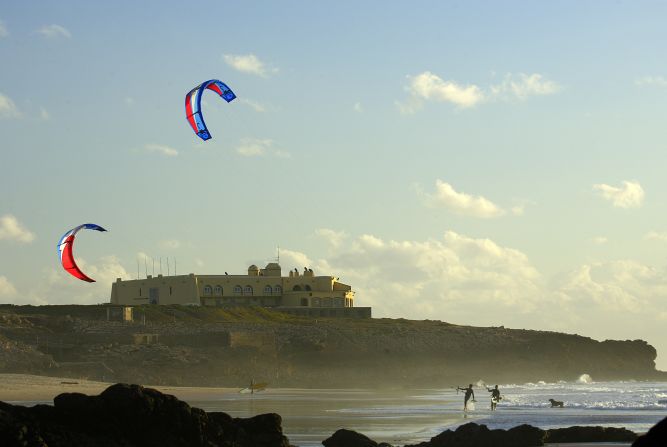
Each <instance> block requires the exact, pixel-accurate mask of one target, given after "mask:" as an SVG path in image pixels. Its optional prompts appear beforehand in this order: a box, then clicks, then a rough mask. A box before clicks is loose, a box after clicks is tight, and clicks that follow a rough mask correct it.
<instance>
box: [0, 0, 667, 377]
mask: <svg viewBox="0 0 667 447" xmlns="http://www.w3.org/2000/svg"><path fill="white" fill-rule="evenodd" d="M666 13H667V5H666V4H665V3H663V2H650V1H643V2H636V1H634V2H630V1H627V2H614V3H613V4H611V3H609V2H602V1H596V2H594V1H589V2H580V1H577V2H557V3H549V4H547V3H544V2H539V3H538V2H418V3H412V4H408V3H405V4H386V2H364V3H363V4H359V3H358V2H339V3H337V4H335V5H326V4H324V3H318V2H281V4H280V5H277V4H275V3H273V2H253V3H249V2H245V4H236V3H223V2H203V3H201V4H199V5H197V8H196V9H195V8H194V7H193V6H191V5H188V4H186V3H183V2H141V4H136V3H134V2H132V3H130V2H115V3H114V4H113V5H112V4H109V5H103V4H100V3H98V2H83V1H81V2H68V1H63V2H12V3H8V4H3V5H2V6H0V61H2V62H1V63H0V67H1V68H0V190H1V191H2V194H1V195H0V254H1V256H0V301H3V302H16V303H65V302H77V303H79V302H81V303H96V302H102V301H105V300H108V295H109V289H110V287H109V282H110V281H112V280H113V279H114V278H116V277H117V276H123V277H126V278H130V277H134V276H136V268H137V267H136V262H137V259H141V260H142V261H141V262H142V263H143V259H144V257H145V256H148V257H149V258H152V257H154V258H156V260H159V258H160V257H162V258H163V259H166V257H170V258H171V259H173V258H174V257H175V258H176V259H177V263H178V270H179V273H186V272H197V273H220V272H223V271H229V272H230V273H231V272H236V273H240V272H243V271H244V270H245V268H246V267H247V265H248V264H250V263H257V264H262V263H264V262H267V261H270V260H271V259H272V258H273V257H275V254H276V247H277V246H278V245H279V246H280V247H281V264H283V268H284V270H287V269H289V268H294V267H300V268H301V267H302V266H303V265H309V266H312V267H313V268H314V269H316V272H318V273H321V274H333V275H335V276H339V277H340V278H341V280H342V281H344V282H346V283H349V284H351V285H352V286H353V288H354V290H355V291H356V292H357V304H358V305H370V306H373V308H374V314H375V315H377V316H391V317H407V318H415V319H422V318H435V319H441V320H445V321H450V322H454V323H459V324H472V325H496V326H498V325H505V326H508V327H526V328H533V329H549V330H562V331H567V332H576V333H580V334H583V335H588V336H591V337H594V338H598V339H604V338H622V339H626V338H630V339H634V338H643V339H646V340H648V341H649V342H650V343H652V344H654V345H655V346H656V347H657V348H658V349H659V352H663V353H664V352H667V340H665V337H664V331H663V330H662V327H664V325H665V323H666V322H667V262H666V259H665V254H666V253H667V211H666V210H667V207H666V206H665V205H666V203H665V194H664V191H666V190H667V180H665V176H664V169H665V166H667V155H665V154H666V152H665V150H664V149H665V147H664V145H665V139H666V137H667V130H665V129H666V128H665V126H664V113H665V109H666V108H667V66H666V64H667V63H666V62H665V61H667V54H666V53H667V49H666V47H665V46H664V42H665V41H666V39H667V30H665V27H664V21H665V17H666V16H667V14H666ZM211 78H217V79H221V80H223V81H224V82H226V83H227V84H228V85H229V86H230V87H231V88H232V89H233V90H234V91H235V92H236V94H237V95H238V100H236V101H234V102H232V103H231V104H227V103H225V102H224V101H222V100H220V99H219V98H217V97H216V96H215V95H213V94H212V93H211V94H209V95H206V96H205V98H204V105H203V108H204V114H205V119H206V122H207V124H208V126H209V130H210V131H211V133H212V135H213V139H212V140H209V141H207V142H201V141H199V140H198V138H197V137H196V136H195V135H194V133H193V132H192V131H191V129H190V128H189V126H188V125H187V122H186V121H185V117H184V110H183V98H184V95H185V93H187V92H188V90H189V89H191V88H192V87H194V86H195V85H197V84H199V83H200V82H202V81H204V80H207V79H211ZM83 222H94V223H97V224H100V225H102V226H104V227H106V228H108V229H109V230H110V232H109V233H107V234H97V233H95V234H87V233H82V234H81V235H80V237H79V242H78V244H77V250H76V253H77V257H78V258H79V260H80V262H81V264H82V265H85V267H86V268H85V269H84V270H85V271H86V272H87V273H89V274H90V276H92V277H94V278H97V279H98V283H96V284H94V285H90V284H84V283H82V282H77V281H74V280H73V279H72V278H70V277H68V276H67V275H66V274H65V273H64V272H62V271H61V270H60V269H59V266H58V265H57V258H56V254H55V253H56V251H55V243H56V242H57V240H58V238H59V237H60V236H61V235H62V233H64V232H65V231H66V230H67V229H69V228H71V227H73V226H75V225H78V224H79V223H83ZM142 270H143V267H142ZM658 363H659V366H660V367H662V368H663V369H665V368H667V356H666V355H665V354H662V355H661V356H660V357H659V360H658ZM582 373H585V371H582Z"/></svg>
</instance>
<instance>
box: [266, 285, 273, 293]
mask: <svg viewBox="0 0 667 447" xmlns="http://www.w3.org/2000/svg"><path fill="white" fill-rule="evenodd" d="M271 293H273V289H272V288H271V286H265V287H264V295H271Z"/></svg>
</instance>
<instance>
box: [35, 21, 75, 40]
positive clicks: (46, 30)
mask: <svg viewBox="0 0 667 447" xmlns="http://www.w3.org/2000/svg"><path fill="white" fill-rule="evenodd" d="M37 32H38V33H40V34H41V35H43V36H44V37H46V38H48V39H55V38H58V37H65V38H67V39H69V38H71V37H72V34H71V33H70V32H69V31H68V30H67V28H65V27H63V26H60V25H56V24H52V25H44V26H43V27H41V28H40V29H38V30H37Z"/></svg>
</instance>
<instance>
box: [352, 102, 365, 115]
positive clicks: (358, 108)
mask: <svg viewBox="0 0 667 447" xmlns="http://www.w3.org/2000/svg"><path fill="white" fill-rule="evenodd" d="M352 109H353V110H354V111H355V112H359V113H361V112H363V111H364V108H363V107H362V106H361V103H360V102H355V103H354V105H353V106H352Z"/></svg>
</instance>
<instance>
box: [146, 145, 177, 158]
mask: <svg viewBox="0 0 667 447" xmlns="http://www.w3.org/2000/svg"><path fill="white" fill-rule="evenodd" d="M144 147H145V148H146V150H147V151H149V152H157V153H159V154H162V155H164V156H166V157H175V156H177V155H178V151H177V150H176V149H174V148H172V147H169V146H165V145H163V144H147V145H146V146H144Z"/></svg>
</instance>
